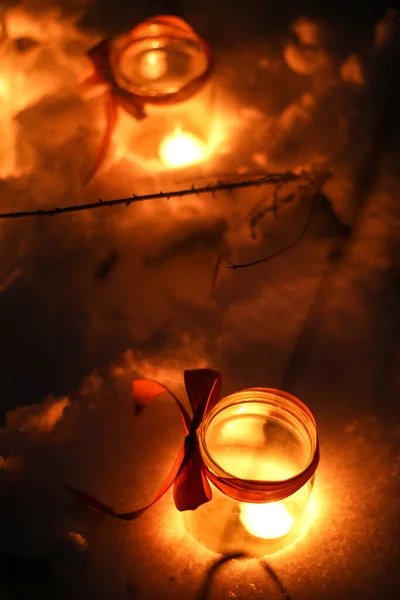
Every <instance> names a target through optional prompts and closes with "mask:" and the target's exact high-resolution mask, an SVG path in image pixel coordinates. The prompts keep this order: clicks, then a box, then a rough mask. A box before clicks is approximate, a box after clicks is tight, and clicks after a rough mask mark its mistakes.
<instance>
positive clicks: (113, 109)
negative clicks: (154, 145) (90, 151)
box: [82, 15, 213, 186]
mask: <svg viewBox="0 0 400 600" xmlns="http://www.w3.org/2000/svg"><path fill="white" fill-rule="evenodd" d="M149 26H158V28H159V29H160V33H159V36H160V37H162V38H163V39H166V38H170V39H176V38H183V39H190V40H193V41H196V42H197V43H198V44H199V45H200V46H201V48H202V51H203V53H204V55H205V58H206V64H207V66H206V68H205V70H204V71H203V72H202V73H200V74H199V75H197V76H196V77H195V78H194V79H192V80H190V81H189V82H187V83H186V84H185V85H184V86H182V87H181V88H179V89H178V90H176V91H174V92H166V93H162V94H159V95H157V96H155V95H151V94H147V95H146V94H144V93H143V94H142V93H140V94H138V93H134V92H132V91H129V83H128V82H126V81H124V77H123V76H122V75H121V74H120V63H121V61H122V60H123V58H124V54H125V53H126V52H127V51H128V50H129V48H130V46H131V45H132V44H134V43H136V42H137V41H139V40H140V41H143V40H145V39H147V38H155V39H156V38H157V36H158V33H157V31H156V32H155V33H152V34H151V35H149ZM163 27H164V28H165V27H169V28H170V29H172V31H173V33H172V34H171V33H170V34H169V35H165V33H163V32H162V28H163ZM88 58H89V59H90V61H91V63H92V66H93V72H92V74H91V75H90V76H89V77H88V78H87V79H85V80H84V81H82V84H85V85H88V84H89V85H90V84H92V85H99V84H106V85H107V91H106V97H105V100H106V128H105V131H104V136H103V139H102V142H101V144H100V148H99V152H98V155H97V158H96V161H95V164H94V166H93V168H92V170H91V171H90V173H89V174H88V176H87V178H86V179H85V183H84V185H85V186H87V185H88V184H89V183H90V181H91V180H92V179H93V177H94V176H95V175H96V173H97V171H98V170H99V168H100V167H101V165H102V164H103V161H104V160H105V158H106V156H107V152H108V149H109V146H110V142H111V139H112V135H113V133H114V130H115V127H116V124H117V118H118V107H119V106H120V107H121V108H123V109H124V110H126V111H127V112H128V113H129V114H130V115H131V116H132V117H134V118H135V119H137V120H141V119H144V118H145V117H146V112H145V104H175V103H177V102H182V101H183V100H186V99H188V98H190V97H191V96H192V95H193V94H195V93H196V92H197V91H198V90H199V89H200V88H201V87H202V85H204V83H205V82H206V81H207V79H208V78H209V77H210V75H211V72H212V69H213V56H212V52H211V49H210V47H209V46H208V44H207V43H206V42H205V41H204V40H203V39H202V38H200V37H199V36H198V35H197V34H196V32H195V31H194V30H193V29H192V28H191V27H190V25H188V24H187V23H186V22H185V21H183V20H182V19H180V18H178V17H174V16H170V15H160V16H158V17H153V18H151V19H148V20H147V21H144V22H143V23H140V24H139V25H137V26H136V27H134V28H133V29H132V30H131V31H130V32H129V34H128V35H127V37H126V40H125V42H124V45H123V47H122V48H121V47H119V45H118V44H114V43H113V42H112V41H111V42H109V41H108V40H103V41H102V42H100V43H99V44H98V45H97V46H96V47H95V48H92V50H90V51H89V52H88Z"/></svg>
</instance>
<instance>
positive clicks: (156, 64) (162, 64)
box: [139, 50, 168, 79]
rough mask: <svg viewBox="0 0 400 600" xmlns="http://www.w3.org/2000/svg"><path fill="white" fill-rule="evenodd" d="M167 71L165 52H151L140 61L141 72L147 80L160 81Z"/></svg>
mask: <svg viewBox="0 0 400 600" xmlns="http://www.w3.org/2000/svg"><path fill="white" fill-rule="evenodd" d="M167 70H168V62H167V54H166V52H165V51H164V50H151V51H150V52H146V53H145V54H143V56H142V57H141V59H140V65H139V71H140V74H141V75H142V76H143V77H145V78H146V79H159V78H160V77H162V76H163V75H165V74H166V72H167Z"/></svg>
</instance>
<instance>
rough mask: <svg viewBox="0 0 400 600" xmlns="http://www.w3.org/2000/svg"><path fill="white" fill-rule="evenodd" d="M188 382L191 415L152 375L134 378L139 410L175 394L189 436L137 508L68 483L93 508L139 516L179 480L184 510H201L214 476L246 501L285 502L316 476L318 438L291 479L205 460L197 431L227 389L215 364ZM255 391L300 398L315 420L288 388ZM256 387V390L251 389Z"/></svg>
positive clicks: (188, 374) (177, 493) (177, 495)
mask: <svg viewBox="0 0 400 600" xmlns="http://www.w3.org/2000/svg"><path fill="white" fill-rule="evenodd" d="M184 378H185V387H186V392H187V395H188V398H189V402H190V405H191V407H192V410H193V417H192V418H190V416H189V414H188V412H187V410H186V409H185V407H184V406H183V405H182V403H181V402H180V400H179V399H178V398H177V397H176V396H175V395H174V394H173V393H172V392H171V391H170V390H168V388H166V387H165V386H164V385H162V384H161V383H158V382H157V381H153V380H151V379H139V380H136V381H134V382H133V391H134V397H135V401H136V412H137V413H140V412H141V411H142V410H143V409H144V408H145V407H146V406H148V405H149V404H150V403H151V402H152V401H153V400H154V398H156V397H157V396H159V395H160V394H163V393H168V394H171V396H172V397H173V398H174V400H175V402H176V404H177V405H178V407H179V410H180V414H181V417H182V421H183V426H184V429H185V433H186V437H185V440H184V444H183V446H182V448H181V449H180V451H179V453H178V456H177V457H176V459H175V462H174V464H173V465H172V468H171V470H170V472H169V473H168V475H167V477H166V478H165V480H164V482H163V484H162V485H161V487H160V489H159V490H158V492H157V494H156V495H155V497H154V498H153V500H152V501H151V502H150V503H149V504H147V505H146V506H143V507H142V508H139V509H137V510H135V511H133V512H129V513H116V512H115V510H114V509H113V508H111V507H109V506H107V505H105V504H103V503H102V502H99V501H98V500H96V499H95V498H93V497H92V496H89V495H88V494H85V493H84V492H81V491H79V490H77V489H76V488H74V487H72V486H70V485H65V487H66V489H68V490H69V491H70V492H71V493H72V494H73V496H74V497H75V498H76V500H78V501H79V502H81V503H83V504H85V505H86V506H88V507H89V508H91V509H92V510H95V511H97V512H100V513H103V514H105V515H109V516H112V517H116V518H118V519H124V520H133V519H136V518H137V517H139V516H140V515H141V514H142V513H144V511H146V510H147V509H148V508H150V506H152V505H153V504H154V503H155V502H157V500H159V498H161V496H163V495H164V494H165V492H166V491H167V490H168V489H169V488H170V487H171V485H172V484H173V485H174V501H175V506H176V508H177V509H178V510H179V511H185V510H195V509H196V508H197V507H198V506H200V505H202V504H205V503H206V502H208V501H209V500H211V497H212V493H211V488H210V484H209V481H208V480H210V481H212V483H213V484H214V485H215V486H216V487H217V488H218V489H219V490H221V491H222V492H223V493H224V494H226V495H227V496H230V497H231V498H234V499H235V500H238V501H241V502H272V501H279V500H283V499H284V498H287V497H288V496H291V495H292V494H294V493H295V492H297V491H298V490H299V489H300V488H302V487H303V485H305V484H306V483H307V481H309V479H310V478H311V477H312V476H313V475H314V473H315V470H316V468H317V466H318V462H319V446H318V437H317V439H316V447H315V451H314V455H313V458H312V460H311V461H310V463H309V464H308V466H307V467H306V468H305V469H304V470H303V471H301V472H300V473H298V474H297V475H295V476H294V477H291V478H290V479H286V480H284V481H264V480H262V481H258V480H249V479H240V478H238V477H234V476H233V475H232V476H229V475H228V474H225V475H227V476H226V477H225V476H218V475H216V474H215V473H214V472H213V471H211V470H210V469H209V468H208V467H207V466H206V465H205V463H204V461H203V458H202V456H201V452H200V447H199V442H198V437H197V432H198V429H199V427H200V425H201V423H202V421H203V419H204V418H205V417H206V416H207V415H208V413H209V412H210V411H211V410H212V409H213V408H214V406H215V405H216V404H217V402H218V398H219V393H220V388H221V374H220V373H219V372H217V371H212V370H211V369H195V370H190V371H185V373H184ZM253 389H254V391H261V390H262V391H268V392H272V393H275V394H278V395H280V396H284V397H285V398H286V399H288V400H290V401H291V402H293V403H295V404H296V405H297V406H298V407H299V408H301V409H302V410H303V411H304V412H306V414H307V415H308V416H309V418H310V419H311V420H312V422H313V423H314V424H315V421H314V417H313V415H312V413H311V411H310V410H309V409H308V408H307V407H306V406H305V405H304V404H303V403H302V402H301V401H300V400H298V399H297V398H295V397H294V396H291V395H290V394H288V393H287V392H282V391H280V390H272V389H267V388H253ZM248 391H251V390H248Z"/></svg>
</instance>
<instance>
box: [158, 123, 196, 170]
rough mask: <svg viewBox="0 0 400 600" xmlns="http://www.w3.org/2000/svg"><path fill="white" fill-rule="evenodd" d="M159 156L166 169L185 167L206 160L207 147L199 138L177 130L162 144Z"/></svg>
mask: <svg viewBox="0 0 400 600" xmlns="http://www.w3.org/2000/svg"><path fill="white" fill-rule="evenodd" d="M159 156H160V160H161V162H162V163H163V164H164V165H165V166H166V167H184V166H186V165H191V164H193V163H197V162H200V161H201V160H202V159H203V158H205V156H206V147H205V144H204V143H203V142H202V141H201V139H200V138H198V137H197V136H195V135H193V134H192V133H185V132H183V131H182V129H176V130H175V131H174V133H173V134H172V135H168V136H167V137H166V138H164V139H163V141H162V142H161V144H160V148H159Z"/></svg>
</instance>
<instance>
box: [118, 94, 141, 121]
mask: <svg viewBox="0 0 400 600" xmlns="http://www.w3.org/2000/svg"><path fill="white" fill-rule="evenodd" d="M116 94H117V96H118V102H119V104H120V106H122V108H123V109H124V110H126V112H127V113H128V114H129V115H131V117H133V118H134V119H136V120H137V121H141V120H143V119H145V118H146V116H147V115H146V111H145V110H144V103H143V102H142V101H141V100H140V98H138V97H135V96H134V95H133V94H130V93H127V92H125V91H124V90H123V89H122V88H118V90H117V91H116Z"/></svg>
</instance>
